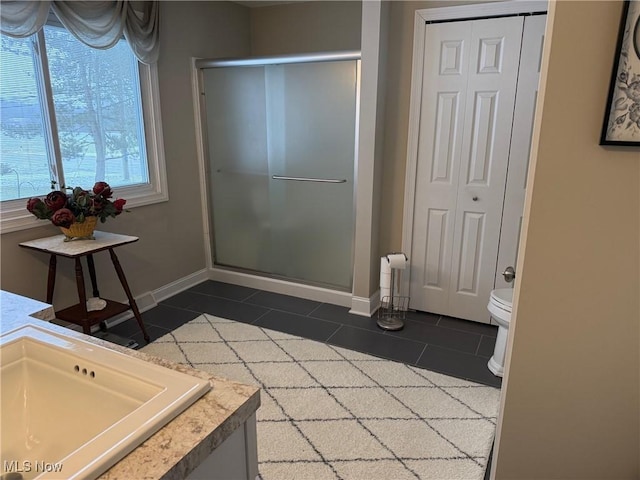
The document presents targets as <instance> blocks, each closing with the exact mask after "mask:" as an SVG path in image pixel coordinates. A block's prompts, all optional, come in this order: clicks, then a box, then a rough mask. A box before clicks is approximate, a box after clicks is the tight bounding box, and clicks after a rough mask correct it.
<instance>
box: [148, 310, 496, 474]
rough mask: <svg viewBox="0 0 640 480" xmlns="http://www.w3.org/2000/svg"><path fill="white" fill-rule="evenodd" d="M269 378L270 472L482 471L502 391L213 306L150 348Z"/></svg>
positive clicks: (265, 391) (266, 443) (257, 379)
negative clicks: (223, 313)
mask: <svg viewBox="0 0 640 480" xmlns="http://www.w3.org/2000/svg"><path fill="white" fill-rule="evenodd" d="M142 351H144V352H145V353H149V354H152V355H157V356H159V357H164V358H167V359H169V360H173V361H175V362H178V363H184V364H188V365H191V366H192V367H194V368H197V369H200V370H204V371H207V372H209V373H212V374H214V375H218V376H222V377H226V378H229V379H232V380H235V381H239V382H242V383H247V384H253V385H257V386H259V387H260V388H261V389H262V391H261V392H260V397H261V402H262V404H261V407H260V408H259V409H258V412H257V420H258V425H257V434H258V462H259V471H260V476H261V478H262V479H263V480H288V479H291V480H325V479H327V480H329V479H331V480H336V479H345V480H347V479H349V480H386V479H393V480H404V479H434V480H435V479H437V480H446V479H451V480H454V479H455V480H467V479H468V480H472V479H473V480H476V479H477V480H481V479H482V478H483V476H484V471H485V468H486V463H487V457H488V456H489V452H490V449H491V443H492V441H493V436H494V432H495V425H496V418H497V414H498V404H499V398H500V391H499V390H498V389H496V388H493V387H488V386H484V385H479V384H476V383H472V382H468V381H465V380H460V379H457V378H453V377H449V376H446V375H442V374H439V373H435V372H431V371H428V370H424V369H420V368H417V367H412V366H408V365H404V364H402V363H398V362H393V361H390V360H384V359H380V358H377V357H373V356H371V355H365V354H362V353H358V352H354V351H351V350H347V349H344V348H338V347H334V346H331V345H327V344H324V343H321V342H316V341H312V340H307V339H303V338H300V337H295V336H292V335H288V334H285V333H281V332H276V331H274V330H268V329H265V328H261V327H257V326H253V325H248V324H245V323H241V322H235V321H231V320H225V319H222V318H218V317H214V316H211V315H202V316H200V317H198V318H196V319H194V320H192V321H191V322H189V323H187V324H185V325H183V326H182V327H180V328H178V329H176V330H174V331H172V332H171V333H169V334H167V335H165V336H163V337H162V338H159V339H158V340H156V341H154V342H153V343H151V344H149V345H147V346H146V347H144V348H143V349H142Z"/></svg>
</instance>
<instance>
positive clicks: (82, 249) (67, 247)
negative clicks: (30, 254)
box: [20, 231, 150, 343]
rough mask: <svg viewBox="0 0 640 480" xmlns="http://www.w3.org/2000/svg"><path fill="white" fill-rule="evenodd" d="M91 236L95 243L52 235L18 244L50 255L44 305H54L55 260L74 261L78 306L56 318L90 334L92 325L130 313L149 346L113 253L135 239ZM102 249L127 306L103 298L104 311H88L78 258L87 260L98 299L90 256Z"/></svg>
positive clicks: (138, 314) (96, 233) (139, 317)
mask: <svg viewBox="0 0 640 480" xmlns="http://www.w3.org/2000/svg"><path fill="white" fill-rule="evenodd" d="M94 236H95V240H74V241H70V242H65V241H64V239H65V237H64V235H54V236H52V237H46V238H39V239H36V240H31V241H28V242H22V243H20V246H21V247H24V248H29V249H32V250H37V251H39V252H45V253H49V254H50V258H49V277H48V280H47V303H49V304H52V302H53V290H54V288H55V284H56V265H57V257H58V256H61V257H67V258H73V259H74V260H75V264H76V265H75V267H76V284H77V287H78V300H79V303H77V304H76V305H72V306H71V307H67V308H65V309H62V310H58V311H56V318H59V319H60V320H64V321H67V322H69V323H73V324H75V325H80V326H81V327H82V331H83V332H84V333H86V334H90V333H91V327H92V326H93V325H96V324H100V325H101V327H102V326H104V323H103V322H104V321H105V320H107V319H108V318H111V317H113V316H115V315H118V314H120V313H123V312H126V311H127V310H131V311H132V312H133V315H134V317H135V318H136V320H137V322H138V325H139V326H140V330H142V334H143V336H144V339H145V340H146V342H147V343H148V342H149V341H150V339H149V335H148V334H147V330H146V328H145V327H144V323H143V322H142V316H141V315H140V311H139V310H138V306H137V305H136V301H135V300H134V299H133V295H131V290H130V289H129V284H128V283H127V279H126V277H125V275H124V272H123V270H122V267H121V266H120V262H119V261H118V257H117V256H116V253H115V252H114V251H113V249H114V248H116V247H119V246H121V245H126V244H127V243H133V242H137V241H138V237H130V236H128V235H119V234H116V233H107V232H99V231H96V232H95V233H94ZM104 250H108V251H109V255H110V256H111V261H112V262H113V266H114V268H115V270H116V273H117V274H118V279H119V280H120V283H121V284H122V288H123V289H124V292H125V293H126V294H127V299H128V300H129V304H128V305H127V304H125V303H120V302H115V301H113V300H107V299H103V300H105V301H106V302H107V305H106V306H105V308H103V309H102V310H93V311H87V294H86V291H85V286H84V273H83V270H82V263H81V262H80V259H81V258H82V257H86V259H87V265H88V267H89V277H90V278H91V286H92V289H93V291H92V293H93V296H94V297H100V293H99V291H98V282H97V278H96V270H95V265H94V263H93V254H94V253H98V252H102V251H104Z"/></svg>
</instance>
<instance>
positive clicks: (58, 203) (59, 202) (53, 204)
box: [44, 190, 67, 212]
mask: <svg viewBox="0 0 640 480" xmlns="http://www.w3.org/2000/svg"><path fill="white" fill-rule="evenodd" d="M44 204H45V205H46V206H47V207H48V208H49V210H51V211H52V212H55V211H56V210H60V209H61V208H62V207H64V206H65V205H66V204H67V194H66V193H64V192H61V191H60V190H54V191H53V192H51V193H49V195H47V196H46V197H45V198H44Z"/></svg>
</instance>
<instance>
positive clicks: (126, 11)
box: [0, 0, 160, 63]
mask: <svg viewBox="0 0 640 480" xmlns="http://www.w3.org/2000/svg"><path fill="white" fill-rule="evenodd" d="M134 4H135V8H134ZM50 10H52V11H53V13H54V14H55V15H56V17H58V19H59V20H60V22H61V23H62V24H63V25H64V26H65V28H66V29H67V30H69V31H70V32H71V33H72V34H73V35H74V36H75V37H76V38H78V40H80V41H81V42H83V43H85V44H86V45H89V46H90V47H93V48H100V49H106V48H111V47H113V46H114V45H115V44H116V43H117V42H118V40H120V38H121V37H122V35H124V37H125V38H126V39H127V42H128V43H129V45H130V46H131V49H132V50H133V53H134V54H135V56H136V57H137V58H138V59H139V60H140V61H141V62H143V63H155V62H156V61H157V60H158V46H159V39H158V29H159V10H160V7H159V2H158V1H136V2H132V1H129V0H117V1H64V0H44V1H32V0H13V1H3V2H2V8H0V21H1V22H0V30H1V31H2V33H3V34H5V35H9V36H11V37H28V36H29V35H33V34H34V33H36V32H37V31H38V30H40V29H41V28H42V27H43V26H44V24H45V23H46V21H47V17H48V16H49V11H50Z"/></svg>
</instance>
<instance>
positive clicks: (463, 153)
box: [409, 17, 524, 322]
mask: <svg viewBox="0 0 640 480" xmlns="http://www.w3.org/2000/svg"><path fill="white" fill-rule="evenodd" d="M523 23H524V20H523V17H510V18H498V19H485V20H474V21H464V22H450V23H439V24H430V25H427V27H426V31H425V35H426V38H425V45H426V48H425V56H424V72H423V85H422V99H421V113H420V129H419V144H418V161H417V178H416V194H415V205H414V219H413V222H414V223H413V238H412V249H411V252H412V259H411V281H410V293H409V295H410V307H411V308H414V309H417V310H424V311H429V312H434V313H441V314H445V315H451V316H455V317H459V318H465V319H469V320H475V321H481V322H488V321H489V315H488V313H487V310H486V305H487V301H488V298H489V294H490V292H491V290H492V288H493V284H494V275H495V271H496V263H497V256H498V244H499V234H500V223H501V218H502V206H503V201H504V192H505V180H506V174H507V164H508V157H509V146H510V141H511V127H512V121H513V110H514V103H515V93H516V84H517V77H518V66H519V59H520V46H521V39H522V30H523Z"/></svg>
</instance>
